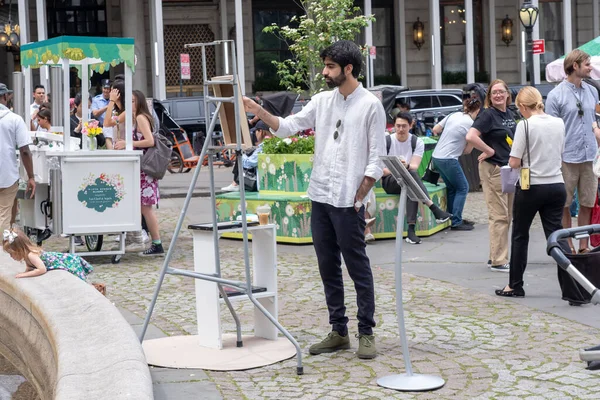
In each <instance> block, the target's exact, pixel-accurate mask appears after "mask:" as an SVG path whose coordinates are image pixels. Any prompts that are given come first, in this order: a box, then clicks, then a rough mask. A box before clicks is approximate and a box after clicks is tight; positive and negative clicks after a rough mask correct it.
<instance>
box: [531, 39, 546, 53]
mask: <svg viewBox="0 0 600 400" xmlns="http://www.w3.org/2000/svg"><path fill="white" fill-rule="evenodd" d="M545 52H546V41H545V40H544V39H537V40H534V41H533V54H544V53H545Z"/></svg>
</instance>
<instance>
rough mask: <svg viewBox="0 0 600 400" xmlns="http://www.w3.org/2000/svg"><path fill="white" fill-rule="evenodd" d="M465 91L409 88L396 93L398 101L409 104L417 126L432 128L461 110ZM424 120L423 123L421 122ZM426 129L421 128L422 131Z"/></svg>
mask: <svg viewBox="0 0 600 400" xmlns="http://www.w3.org/2000/svg"><path fill="white" fill-rule="evenodd" d="M462 99H463V91H462V90H461V89H439V90H438V89H426V90H407V91H405V92H401V93H399V94H398V95H396V102H403V103H406V104H408V106H409V107H410V112H411V114H413V115H414V116H415V117H416V119H417V121H418V123H417V126H422V125H423V124H424V125H425V127H428V128H432V127H433V126H434V125H435V124H436V123H437V122H438V121H439V120H441V119H442V118H444V117H445V116H446V115H448V114H450V113H453V112H455V111H461V110H462V108H463V106H462V101H463V100H462ZM419 122H422V124H419ZM423 130H424V129H420V130H419V131H420V133H417V134H424V132H422V131H423Z"/></svg>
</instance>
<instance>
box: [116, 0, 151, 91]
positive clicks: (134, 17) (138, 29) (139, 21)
mask: <svg viewBox="0 0 600 400" xmlns="http://www.w3.org/2000/svg"><path fill="white" fill-rule="evenodd" d="M150 1H152V0H150ZM144 10H145V6H144V0H122V1H121V15H122V18H121V29H122V32H123V37H131V38H133V39H134V41H135V56H136V60H137V63H136V66H135V74H134V75H133V89H136V90H141V91H142V92H144V94H145V95H146V96H148V97H149V96H151V95H152V91H151V90H149V89H150V88H149V87H148V65H147V64H148V63H147V60H146V44H147V42H148V37H147V34H146V29H145V25H144V14H145V12H144Z"/></svg>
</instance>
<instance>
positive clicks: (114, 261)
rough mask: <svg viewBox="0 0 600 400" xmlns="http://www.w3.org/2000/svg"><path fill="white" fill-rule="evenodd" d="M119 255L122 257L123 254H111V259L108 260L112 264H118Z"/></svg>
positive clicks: (119, 260)
mask: <svg viewBox="0 0 600 400" xmlns="http://www.w3.org/2000/svg"><path fill="white" fill-rule="evenodd" d="M121 257H123V256H122V255H120V254H116V255H114V256H112V259H111V260H110V262H111V263H113V264H118V263H120V262H121Z"/></svg>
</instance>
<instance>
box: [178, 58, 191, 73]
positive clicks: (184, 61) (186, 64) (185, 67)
mask: <svg viewBox="0 0 600 400" xmlns="http://www.w3.org/2000/svg"><path fill="white" fill-rule="evenodd" d="M179 62H180V64H181V79H192V73H191V70H190V55H189V54H180V55H179Z"/></svg>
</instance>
